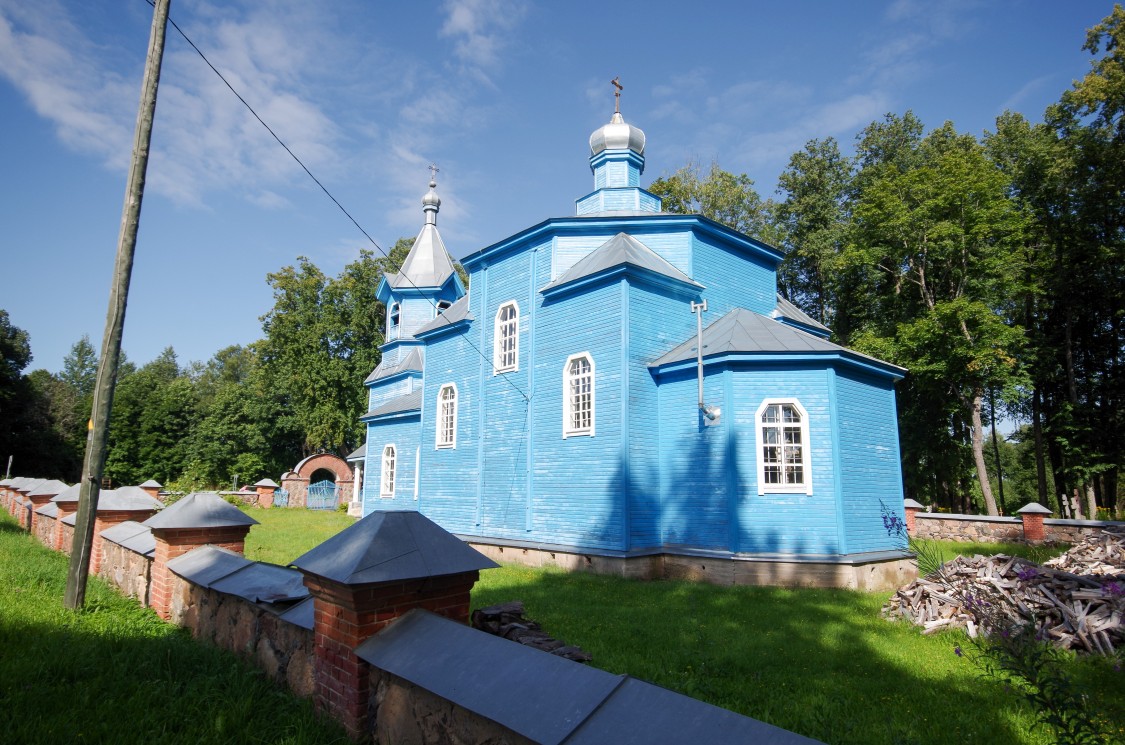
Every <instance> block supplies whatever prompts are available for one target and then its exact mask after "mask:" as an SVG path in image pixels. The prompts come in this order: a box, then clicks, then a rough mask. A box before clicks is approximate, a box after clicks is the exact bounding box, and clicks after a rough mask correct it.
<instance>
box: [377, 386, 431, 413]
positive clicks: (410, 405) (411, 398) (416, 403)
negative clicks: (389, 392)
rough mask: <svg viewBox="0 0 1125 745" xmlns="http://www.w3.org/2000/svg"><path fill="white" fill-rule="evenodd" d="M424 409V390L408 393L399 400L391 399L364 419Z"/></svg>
mask: <svg viewBox="0 0 1125 745" xmlns="http://www.w3.org/2000/svg"><path fill="white" fill-rule="evenodd" d="M421 408H422V390H421V389H418V390H416V391H413V392H412V393H406V394H403V395H401V396H399V397H398V398H394V399H391V400H390V401H388V402H387V403H385V404H383V405H382V406H380V407H378V408H375V409H372V410H371V411H369V412H367V413H366V414H364V415H363V418H365V419H366V418H367V417H375V416H385V415H387V414H398V413H399V412H402V411H420V410H421Z"/></svg>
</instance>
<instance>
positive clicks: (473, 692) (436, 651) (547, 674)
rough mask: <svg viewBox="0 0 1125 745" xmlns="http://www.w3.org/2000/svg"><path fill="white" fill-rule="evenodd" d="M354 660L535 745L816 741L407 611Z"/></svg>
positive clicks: (773, 744) (789, 744) (791, 744)
mask: <svg viewBox="0 0 1125 745" xmlns="http://www.w3.org/2000/svg"><path fill="white" fill-rule="evenodd" d="M356 655H357V656H358V657H360V658H361V659H363V660H365V661H367V662H369V663H370V664H372V665H374V666H376V667H378V668H379V669H381V670H385V671H387V672H389V673H391V674H393V675H396V676H398V677H400V678H402V679H404V680H406V681H409V682H410V683H413V684H414V685H417V686H419V687H421V688H425V689H426V690H428V691H431V692H433V693H435V694H437V695H438V696H441V697H443V698H446V699H448V700H450V701H453V702H454V703H456V704H457V705H459V706H461V707H463V708H465V709H468V710H469V711H472V712H474V713H476V714H479V715H481V716H483V717H486V718H488V719H491V720H492V721H494V722H496V723H498V724H500V725H502V726H504V727H507V728H508V729H510V730H512V731H513V732H516V733H518V734H520V735H522V736H524V737H526V738H528V739H530V740H532V741H533V742H537V743H543V744H544V745H561V744H562V743H575V744H577V743H582V744H583V745H586V744H593V743H599V744H600V743H608V742H612V743H636V744H637V745H641V744H642V743H643V744H644V745H663V744H664V743H667V744H668V745H671V744H672V743H677V744H680V743H685V742H699V743H708V745H710V744H711V743H764V744H768V745H799V744H800V745H809V744H811V743H815V742H816V741H814V740H810V739H808V738H805V737H802V736H800V735H796V734H793V733H791V732H787V731H785V730H782V729H779V728H777V727H774V726H772V725H768V724H765V723H763V722H759V721H757V720H754V719H750V718H749V717H744V716H742V715H740V714H735V713H733V712H730V711H726V710H725V709H720V708H718V707H715V706H711V705H710V704H705V703H703V702H701V701H696V700H695V699H692V698H688V697H687V696H683V695H681V694H678V693H673V692H672V691H668V690H666V689H663V688H659V687H657V686H654V685H650V684H648V683H643V682H641V681H638V680H635V679H632V678H629V677H628V676H625V675H613V674H611V673H607V672H605V671H603V670H598V669H596V668H592V667H587V666H586V665H582V664H580V663H577V662H572V661H571V660H567V659H564V658H562V657H558V656H556V655H552V654H547V653H544V652H541V651H539V650H535V649H531V648H529V647H525V646H523V645H520V644H515V643H513V642H511V641H508V640H507V639H502V638H500V637H497V636H493V635H491V634H487V633H484V632H482V631H477V630H476V629H473V628H471V627H469V626H465V625H463V624H459V623H455V622H454V621H450V620H448V619H446V618H442V617H440V616H437V615H435V614H433V613H430V612H428V611H424V610H413V611H410V612H409V613H407V614H406V615H404V616H403V617H402V618H400V619H399V620H397V621H396V622H395V623H393V624H392V625H391V626H390V627H388V628H387V629H385V630H384V631H382V632H381V633H379V634H377V635H376V636H373V637H371V638H370V639H368V640H367V641H365V642H364V643H363V644H361V645H360V646H359V647H358V648H357V649H356ZM513 691H518V692H519V695H516V696H513V695H512V692H513Z"/></svg>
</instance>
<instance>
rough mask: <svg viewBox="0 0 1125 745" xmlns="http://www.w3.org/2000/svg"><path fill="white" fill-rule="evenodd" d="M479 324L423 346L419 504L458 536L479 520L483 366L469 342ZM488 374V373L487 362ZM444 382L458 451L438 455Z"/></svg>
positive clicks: (475, 340)
mask: <svg viewBox="0 0 1125 745" xmlns="http://www.w3.org/2000/svg"><path fill="white" fill-rule="evenodd" d="M479 324H480V322H479V321H476V322H474V323H473V325H471V326H469V327H468V328H467V329H466V330H465V331H458V332H454V333H449V334H443V335H442V336H439V337H438V338H436V339H433V340H431V341H430V343H429V344H427V345H426V377H425V382H424V385H423V393H422V425H421V431H422V435H421V440H420V444H421V449H422V454H421V469H420V474H419V484H420V494H419V498H418V503H417V504H418V510H419V511H420V512H422V513H423V514H424V515H426V516H427V517H429V518H431V519H432V520H434V521H435V522H437V523H438V524H439V525H441V526H442V527H444V528H445V529H446V530H449V531H452V532H456V533H472V532H474V530H475V528H476V521H477V517H476V511H477V510H476V507H477V446H478V442H477V441H478V433H479V422H478V419H477V411H478V407H477V391H478V389H479V384H478V379H479V375H480V370H481V364H482V362H481V358H480V356H479V355H478V354H477V352H476V351H475V350H474V349H473V348H472V346H470V344H469V338H471V339H472V342H473V343H474V344H478V345H479V336H478V328H479ZM486 353H487V352H486ZM488 369H489V372H490V373H491V370H492V361H491V359H489V360H488ZM446 383H453V384H454V385H456V386H457V435H456V437H457V447H455V448H442V449H440V450H439V449H437V448H436V447H435V445H434V443H435V441H436V439H435V436H436V431H435V422H436V418H437V396H438V391H440V390H441V387H442V386H443V385H445V384H446Z"/></svg>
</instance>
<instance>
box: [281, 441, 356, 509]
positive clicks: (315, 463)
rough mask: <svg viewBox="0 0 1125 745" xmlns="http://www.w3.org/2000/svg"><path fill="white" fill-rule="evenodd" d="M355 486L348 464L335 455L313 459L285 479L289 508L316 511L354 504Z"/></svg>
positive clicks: (282, 483)
mask: <svg viewBox="0 0 1125 745" xmlns="http://www.w3.org/2000/svg"><path fill="white" fill-rule="evenodd" d="M353 483H354V479H353V478H352V470H351V468H349V467H348V463H347V461H345V460H344V459H343V458H341V457H339V456H336V455H332V454H331V453H317V454H316V455H310V456H309V457H307V458H305V459H304V460H302V461H301V462H300V463H298V464H297V465H296V467H294V469H293V470H292V471H288V472H286V473H285V474H283V475H282V477H281V488H282V489H285V490H286V491H287V492H289V506H290V507H309V508H313V509H335V508H336V505H337V504H341V503H347V502H350V501H351V499H352V485H353Z"/></svg>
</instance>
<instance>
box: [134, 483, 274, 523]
mask: <svg viewBox="0 0 1125 745" xmlns="http://www.w3.org/2000/svg"><path fill="white" fill-rule="evenodd" d="M144 524H145V525H147V526H148V527H150V528H224V527H230V526H233V525H257V524H258V521H257V520H255V519H254V518H252V517H250V516H249V515H247V514H246V513H244V512H243V511H242V510H240V509H238V508H237V507H235V506H234V505H233V504H231V503H229V502H227V501H226V500H225V499H223V498H222V497H220V496H219V495H218V494H217V493H215V492H213V491H211V492H206V491H203V492H193V493H191V494H188V495H187V496H186V497H184V498H183V499H181V500H180V501H178V502H176V503H175V504H173V505H172V506H171V507H166V508H165V509H164V510H163V511H162V512H159V513H157V514H156V515H153V516H152V517H150V518H149V519H147V520H145V521H144Z"/></svg>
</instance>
